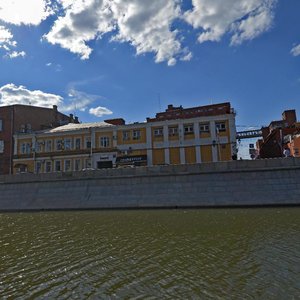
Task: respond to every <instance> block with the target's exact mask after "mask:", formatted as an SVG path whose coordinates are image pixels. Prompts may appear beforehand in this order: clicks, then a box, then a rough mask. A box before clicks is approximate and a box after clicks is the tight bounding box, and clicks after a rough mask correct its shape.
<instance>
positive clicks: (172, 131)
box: [169, 126, 178, 136]
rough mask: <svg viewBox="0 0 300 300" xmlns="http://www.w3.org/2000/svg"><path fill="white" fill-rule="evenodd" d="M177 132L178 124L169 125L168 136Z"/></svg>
mask: <svg viewBox="0 0 300 300" xmlns="http://www.w3.org/2000/svg"><path fill="white" fill-rule="evenodd" d="M177 134H178V126H172V127H169V136H173V135H177Z"/></svg>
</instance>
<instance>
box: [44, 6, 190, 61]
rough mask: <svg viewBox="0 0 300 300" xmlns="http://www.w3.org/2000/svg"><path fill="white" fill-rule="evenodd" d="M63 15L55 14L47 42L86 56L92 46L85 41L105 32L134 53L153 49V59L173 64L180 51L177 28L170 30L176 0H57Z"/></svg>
mask: <svg viewBox="0 0 300 300" xmlns="http://www.w3.org/2000/svg"><path fill="white" fill-rule="evenodd" d="M61 3H62V5H63V7H64V9H65V15H64V16H62V17H59V18H58V19H57V20H56V22H55V23H54V25H53V27H52V29H51V30H50V32H49V33H48V34H47V35H45V38H46V39H47V40H48V42H50V43H52V44H59V45H60V46H61V47H63V48H65V49H68V50H70V51H71V52H73V53H76V54H79V55H80V57H81V58H82V59H88V58H89V56H90V54H91V52H92V49H91V48H90V47H89V45H88V44H87V43H88V42H89V41H91V40H94V39H96V38H98V39H99V38H101V37H102V36H103V35H104V34H106V33H112V40H113V41H118V42H128V43H130V44H131V45H132V46H133V47H135V49H136V53H137V55H140V54H144V53H148V52H153V53H155V61H156V62H162V61H167V63H168V64H169V65H174V64H175V63H176V60H177V58H181V56H182V55H183V54H184V56H186V55H187V53H183V52H184V51H183V49H182V46H181V43H180V41H179V40H178V38H177V35H178V31H177V30H171V25H172V23H173V21H174V20H175V19H176V18H178V17H179V16H180V7H179V2H178V1H177V0H156V1H148V0H115V1H110V0H85V1H83V0H74V1H69V0H61Z"/></svg>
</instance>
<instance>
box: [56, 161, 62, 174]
mask: <svg viewBox="0 0 300 300" xmlns="http://www.w3.org/2000/svg"><path fill="white" fill-rule="evenodd" d="M60 171H61V161H60V160H56V161H55V172H60Z"/></svg>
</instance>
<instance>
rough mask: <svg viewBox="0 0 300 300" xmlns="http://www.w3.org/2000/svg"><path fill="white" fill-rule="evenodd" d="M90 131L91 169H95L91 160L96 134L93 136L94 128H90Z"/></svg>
mask: <svg viewBox="0 0 300 300" xmlns="http://www.w3.org/2000/svg"><path fill="white" fill-rule="evenodd" d="M90 130H91V153H90V155H91V168H95V163H94V160H93V149H94V148H96V134H95V128H92V127H91V128H90Z"/></svg>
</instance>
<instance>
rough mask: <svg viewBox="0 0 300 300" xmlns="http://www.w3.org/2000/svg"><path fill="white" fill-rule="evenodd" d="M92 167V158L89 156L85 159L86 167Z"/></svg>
mask: <svg viewBox="0 0 300 300" xmlns="http://www.w3.org/2000/svg"><path fill="white" fill-rule="evenodd" d="M91 167H92V163H91V159H90V158H87V159H86V160H85V168H86V169H89V168H91Z"/></svg>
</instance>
